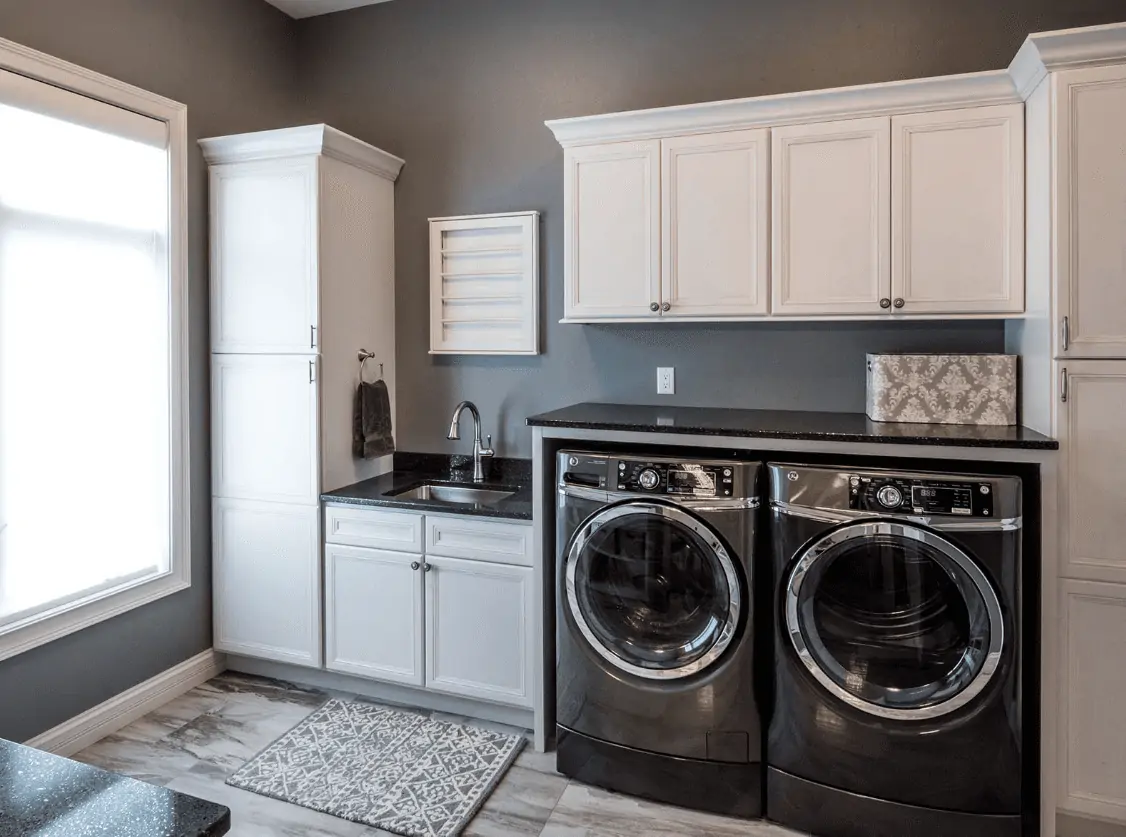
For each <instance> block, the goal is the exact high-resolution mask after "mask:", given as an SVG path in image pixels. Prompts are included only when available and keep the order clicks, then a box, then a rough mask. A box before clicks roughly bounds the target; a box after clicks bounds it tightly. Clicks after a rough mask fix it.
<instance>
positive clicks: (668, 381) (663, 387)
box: [657, 366, 676, 395]
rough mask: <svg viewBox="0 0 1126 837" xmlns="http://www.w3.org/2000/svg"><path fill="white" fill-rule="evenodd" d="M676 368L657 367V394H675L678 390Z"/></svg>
mask: <svg viewBox="0 0 1126 837" xmlns="http://www.w3.org/2000/svg"><path fill="white" fill-rule="evenodd" d="M675 372H676V370H675V369H673V368H672V367H671V366H658V367H657V394H658V395H673V394H674V393H675V392H676V377H675Z"/></svg>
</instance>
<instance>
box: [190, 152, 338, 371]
mask: <svg viewBox="0 0 1126 837" xmlns="http://www.w3.org/2000/svg"><path fill="white" fill-rule="evenodd" d="M316 218H317V162H316V158H313V157H309V158H302V159H296V160H293V159H291V160H280V161H277V160H275V161H268V162H261V163H240V164H233V165H220V166H213V167H212V168H211V315H212V317H211V329H212V334H211V350H212V351H213V352H222V353H230V352H260V353H267V354H269V353H279V354H280V353H299V352H303V353H306V354H308V353H314V352H316V351H317V340H316V332H315V327H316V326H318V325H319V323H318V320H317V267H316V265H317V245H316V242H317V220H316Z"/></svg>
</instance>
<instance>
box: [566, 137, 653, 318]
mask: <svg viewBox="0 0 1126 837" xmlns="http://www.w3.org/2000/svg"><path fill="white" fill-rule="evenodd" d="M564 165H565V169H566V174H565V178H566V179H565V181H564V203H565V214H564V217H563V227H564V240H565V250H564V253H563V261H564V289H565V290H564V293H565V295H566V296H565V303H564V309H565V314H566V318H567V319H587V320H598V319H623V318H625V319H629V318H638V317H650V316H652V315H653V314H654V313H655V312H656V311H657V310H658V309H659V307H660V296H661V287H660V283H661V274H660V264H661V203H660V199H661V144H660V143H659V142H655V141H654V142H631V143H611V144H608V145H592V146H586V147H583V148H574V149H568V151H567V153H566V154H565V155H564ZM651 309H652V310H651Z"/></svg>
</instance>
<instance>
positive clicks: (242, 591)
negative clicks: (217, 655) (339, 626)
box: [212, 498, 321, 666]
mask: <svg viewBox="0 0 1126 837" xmlns="http://www.w3.org/2000/svg"><path fill="white" fill-rule="evenodd" d="M212 535H213V545H212V556H213V557H212V567H213V575H214V578H213V581H212V584H213V587H214V591H215V596H214V602H215V625H214V628H215V640H214V645H215V648H216V650H218V651H225V652H228V653H231V654H243V655H246V656H251V657H261V658H263V659H267V660H278V661H279V662H284V663H295V664H297V665H305V666H319V665H320V664H321V608H320V602H321V587H320V580H321V568H320V566H319V561H318V560H317V556H318V553H319V551H320V550H319V548H318V547H319V542H320V509H319V508H318V507H317V506H304V505H288V504H284V503H268V502H262V501H258V500H232V499H226V498H217V499H215V500H214V501H213V506H212Z"/></svg>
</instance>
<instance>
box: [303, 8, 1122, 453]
mask: <svg viewBox="0 0 1126 837" xmlns="http://www.w3.org/2000/svg"><path fill="white" fill-rule="evenodd" d="M1123 18H1126V7H1124V6H1123V3H1122V0H989V2H982V0H943V1H942V2H935V0H900V1H899V2H894V3H893V2H888V0H772V2H767V0H456V2H451V0H396V1H395V2H393V3H385V4H381V5H378V6H374V7H369V8H364V9H358V10H355V11H350V12H342V13H339V14H333V15H327V16H325V17H321V18H312V19H309V20H307V21H304V22H303V23H302V25H301V27H300V29H299V46H300V56H301V68H302V72H301V78H302V85H303V88H304V93H305V96H306V99H307V101H308V105H309V109H310V115H311V116H315V117H316V119H317V120H322V119H323V120H324V121H327V122H329V123H331V124H333V125H335V126H336V127H338V128H340V129H342V130H345V131H348V132H350V133H353V134H355V135H356V136H359V137H361V138H363V139H365V140H368V141H369V142H372V143H375V144H376V145H379V146H381V147H384V148H386V149H387V150H389V151H392V152H394V153H395V154H398V155H400V156H401V157H404V158H405V159H406V161H407V165H406V167H405V168H404V170H403V174H402V177H401V179H400V181H399V184H398V187H397V193H396V223H397V225H398V230H397V234H396V247H397V253H396V259H397V273H398V285H397V293H396V304H397V306H398V312H397V325H398V331H397V347H398V364H399V366H398V382H399V383H398V404H399V408H398V415H399V420H398V429H397V436H398V443H399V446H400V448H403V449H408V450H423V451H443V450H456V449H460V446H463V445H464V444H465V443H464V442H462V443H454V442H446V441H445V431H446V427H447V422H448V420H449V418H448V417H449V414H450V411H451V409H452V408H453V406H454V405H455V404H456V403H457V402H458V401H459V400H460V399H462V398H470V399H472V400H474V401H476V403H477V404H478V405H479V406H480V407H481V412H482V414H483V417H484V421H485V425H486V431H488V432H493V433H496V434H497V438H496V439H495V441H498V442H499V448H500V449H501V451H502V452H503V453H505V454H507V455H524V456H526V455H528V454H529V452H530V446H531V441H530V433H529V431H528V429H527V428H526V427H524V426H523V420H524V418H525V417H526V416H527V415H529V414H532V413H535V412H539V411H542V410H547V409H551V408H554V407H558V406H562V405H565V404H568V403H572V402H576V401H584V400H603V401H625V402H635V403H678V404H696V405H722V406H739V407H760V408H794V409H809V410H855V411H859V410H863V402H864V365H863V355H864V353H865V352H866V351H872V350H899V351H906V350H938V351H945V350H959V351H985V350H1001V349H1002V328H1003V327H1002V325H1001V324H1000V323H998V322H979V323H963V324H933V325H928V324H922V323H921V324H917V325H884V324H867V325H860V324H858V325H841V324H818V325H799V324H789V325H785V324H783V325H778V324H773V323H771V324H751V325H722V326H691V325H671V324H662V325H653V326H576V325H560V324H559V323H558V320H559V318H560V317H561V316H562V313H563V292H562V282H563V247H562V239H563V155H562V150H561V149H560V147H559V146H558V145H557V144H556V142H555V140H554V138H553V137H552V135H551V133H550V132H549V131H548V130H547V128H545V127H544V126H543V121H544V120H545V119H551V118H557V117H565V116H581V115H586V114H593V113H601V112H610V111H618V110H628V109H632V108H645V107H659V106H666V105H675V104H683V103H688V102H701V101H710V100H715V99H725V98H735V97H742V96H758V95H763V94H768V93H783V92H789V91H794V90H811V89H819V88H824V87H835V86H839V85H850V84H863V83H868V82H880V81H888V80H892V79H903V78H912V77H920V76H931V75H944V74H948V73H963V72H973V71H978V70H992V69H1000V68H1003V67H1005V66H1007V65H1008V62H1009V61H1010V60H1011V58H1012V57H1013V55H1014V54H1015V52H1016V50H1017V48H1018V47H1019V46H1020V44H1021V42H1022V41H1023V39H1024V37H1025V36H1026V35H1027V33H1029V32H1031V31H1042V30H1045V29H1056V28H1062V27H1069V26H1083V25H1089V24H1095V23H1105V22H1109V21H1113V20H1120V19H1123ZM531 209H537V210H539V211H540V212H542V213H543V225H542V229H541V243H542V247H543V253H544V256H543V265H544V269H545V272H544V274H543V277H542V280H541V281H542V282H543V283H544V289H545V291H546V293H545V296H546V311H545V313H544V315H543V319H542V322H543V324H544V325H545V329H544V331H545V333H546V336H545V338H544V340H543V346H542V348H543V350H544V354H543V355H541V356H540V357H537V358H534V359H531V360H525V359H520V358H516V357H510V358H490V359H474V358H469V357H465V358H437V359H436V358H432V357H430V356H429V355H427V353H426V352H427V349H428V347H429V342H428V340H429V337H428V332H427V329H428V323H427V304H428V303H427V293H428V291H427V270H428V266H427V255H426V247H427V238H426V236H427V227H426V219H427V218H428V217H430V216H439V215H459V214H465V213H478V212H501V211H506V210H531ZM657 366H674V367H676V386H677V394H676V395H675V396H672V397H669V396H660V397H658V396H657V395H656V367H657Z"/></svg>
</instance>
